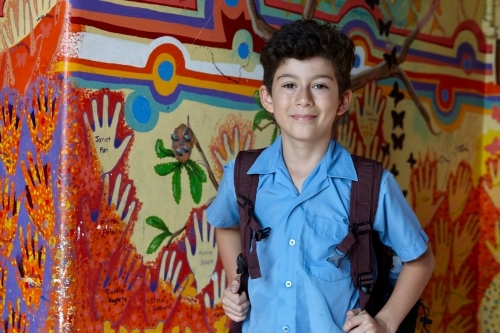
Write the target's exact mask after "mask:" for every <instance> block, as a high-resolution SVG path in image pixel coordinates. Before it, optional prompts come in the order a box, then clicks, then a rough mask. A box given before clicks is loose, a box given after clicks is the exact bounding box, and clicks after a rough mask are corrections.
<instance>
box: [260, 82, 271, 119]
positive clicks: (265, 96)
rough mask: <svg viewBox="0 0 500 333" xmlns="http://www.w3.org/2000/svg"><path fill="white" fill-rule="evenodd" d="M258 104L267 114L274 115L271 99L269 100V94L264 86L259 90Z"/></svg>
mask: <svg viewBox="0 0 500 333" xmlns="http://www.w3.org/2000/svg"><path fill="white" fill-rule="evenodd" d="M259 96H260V103H261V104H262V106H263V107H264V109H266V110H267V111H268V112H271V113H274V109H273V99H272V98H271V94H270V92H269V91H268V90H267V87H266V86H265V85H261V86H260V88H259Z"/></svg>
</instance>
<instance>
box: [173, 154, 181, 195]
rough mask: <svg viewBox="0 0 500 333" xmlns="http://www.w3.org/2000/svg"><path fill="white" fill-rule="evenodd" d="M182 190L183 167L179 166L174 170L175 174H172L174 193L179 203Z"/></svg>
mask: <svg viewBox="0 0 500 333" xmlns="http://www.w3.org/2000/svg"><path fill="white" fill-rule="evenodd" d="M179 164H180V163H179ZM181 192H182V189H181V168H177V169H175V170H174V175H173V176H172V193H173V194H174V200H175V202H176V203H177V204H179V202H180V201H181Z"/></svg>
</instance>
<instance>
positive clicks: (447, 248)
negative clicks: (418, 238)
mask: <svg viewBox="0 0 500 333" xmlns="http://www.w3.org/2000/svg"><path fill="white" fill-rule="evenodd" d="M434 232H435V235H436V236H435V237H436V239H435V240H436V246H435V250H434V253H435V254H434V255H435V256H436V267H435V268H434V275H435V276H440V275H442V276H444V275H446V272H447V271H448V267H449V265H450V256H451V233H450V232H449V231H448V222H447V221H446V220H444V219H443V218H440V219H439V221H438V223H436V224H435V225H434Z"/></svg>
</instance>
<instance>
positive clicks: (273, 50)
mask: <svg viewBox="0 0 500 333" xmlns="http://www.w3.org/2000/svg"><path fill="white" fill-rule="evenodd" d="M317 56H320V57H323V58H325V59H327V60H329V61H330V62H331V64H332V66H333V69H334V70H335V76H336V79H337V82H338V86H339V94H342V93H344V92H345V91H346V90H347V89H349V88H350V87H351V69H352V67H353V66H354V61H355V55H354V43H353V42H352V40H351V39H350V38H349V37H347V36H346V35H345V34H344V33H342V32H341V31H340V30H338V29H337V28H336V27H335V26H334V25H332V24H330V23H318V22H317V21H314V20H299V21H295V22H293V23H290V24H286V25H283V26H282V27H281V29H280V30H278V31H277V32H275V33H274V34H273V36H272V37H271V38H270V39H269V42H268V43H267V44H266V45H264V47H263V48H262V51H261V54H260V62H261V64H262V66H263V67H264V85H265V86H266V88H267V90H268V91H269V93H271V89H272V87H273V78H274V74H275V73H276V70H277V69H278V67H279V66H281V65H282V64H283V62H284V61H286V60H287V59H297V60H304V59H308V58H312V57H317Z"/></svg>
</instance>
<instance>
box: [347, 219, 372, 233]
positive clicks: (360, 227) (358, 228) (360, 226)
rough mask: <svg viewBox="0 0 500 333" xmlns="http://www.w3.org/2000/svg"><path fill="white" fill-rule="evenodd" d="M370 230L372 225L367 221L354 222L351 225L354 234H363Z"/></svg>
mask: <svg viewBox="0 0 500 333" xmlns="http://www.w3.org/2000/svg"><path fill="white" fill-rule="evenodd" d="M371 230H372V226H371V225H370V223H369V222H362V223H356V224H353V225H352V226H351V231H352V232H353V233H354V234H355V235H364V234H367V233H369V232H370V231H371Z"/></svg>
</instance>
